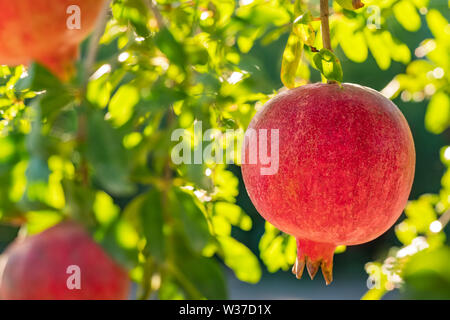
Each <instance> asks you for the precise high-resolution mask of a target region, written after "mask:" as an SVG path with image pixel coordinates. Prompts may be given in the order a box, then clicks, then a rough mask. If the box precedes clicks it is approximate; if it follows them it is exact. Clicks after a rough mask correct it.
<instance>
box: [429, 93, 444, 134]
mask: <svg viewBox="0 0 450 320" xmlns="http://www.w3.org/2000/svg"><path fill="white" fill-rule="evenodd" d="M449 124H450V98H449V96H448V94H447V93H445V92H444V91H438V92H436V93H435V94H434V95H433V97H432V98H431V100H430V103H429V104H428V107H427V112H426V114H425V127H426V128H427V129H428V130H429V131H430V132H432V133H434V134H440V133H442V132H443V131H444V130H445V129H447V128H448V126H449Z"/></svg>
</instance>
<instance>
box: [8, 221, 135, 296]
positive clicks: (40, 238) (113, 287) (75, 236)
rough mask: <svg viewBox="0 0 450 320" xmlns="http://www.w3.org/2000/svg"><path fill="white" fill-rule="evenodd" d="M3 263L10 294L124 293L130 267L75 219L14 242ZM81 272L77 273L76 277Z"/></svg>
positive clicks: (127, 289) (90, 294)
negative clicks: (106, 248)
mask: <svg viewBox="0 0 450 320" xmlns="http://www.w3.org/2000/svg"><path fill="white" fill-rule="evenodd" d="M0 261H1V263H0V298H1V299H7V300H109V299H126V298H127V297H128V293H129V278H128V275H127V272H126V271H125V270H123V269H122V268H121V267H120V266H119V265H118V264H117V263H116V262H114V261H113V260H112V259H111V258H110V257H109V256H108V255H107V254H106V253H105V252H104V251H103V249H102V248H101V247H100V246H99V245H98V244H97V243H95V242H94V241H93V240H92V239H91V237H90V236H89V234H88V233H87V232H86V231H85V230H84V229H83V228H82V227H81V226H79V225H77V224H75V223H73V222H64V223H61V224H58V225H56V226H54V227H52V228H50V229H48V230H46V231H44V232H42V233H40V234H37V235H33V236H30V237H28V238H25V239H18V240H16V241H15V242H13V243H12V244H11V245H10V246H9V247H8V248H7V249H6V251H5V253H4V254H3V255H2V258H1V260H0ZM77 277H78V278H77Z"/></svg>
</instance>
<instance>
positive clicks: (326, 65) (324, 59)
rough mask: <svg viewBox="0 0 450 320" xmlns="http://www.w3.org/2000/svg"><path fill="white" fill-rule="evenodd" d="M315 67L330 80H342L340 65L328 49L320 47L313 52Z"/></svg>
mask: <svg viewBox="0 0 450 320" xmlns="http://www.w3.org/2000/svg"><path fill="white" fill-rule="evenodd" d="M313 61H314V65H315V67H316V68H317V69H318V70H319V71H320V72H321V73H322V75H323V76H324V77H325V78H326V79H327V80H330V81H337V82H342V78H343V73H342V66H341V63H340V61H339V59H338V58H337V57H336V55H335V54H334V53H333V52H331V51H330V50H328V49H325V48H323V49H321V50H320V51H319V52H317V53H316V54H314V56H313Z"/></svg>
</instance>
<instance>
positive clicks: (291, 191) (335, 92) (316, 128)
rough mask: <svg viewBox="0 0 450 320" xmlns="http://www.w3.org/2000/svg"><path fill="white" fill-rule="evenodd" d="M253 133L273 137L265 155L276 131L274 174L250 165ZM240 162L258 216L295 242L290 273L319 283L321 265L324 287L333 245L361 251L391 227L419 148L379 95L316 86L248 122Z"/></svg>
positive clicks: (285, 97) (279, 99)
mask: <svg viewBox="0 0 450 320" xmlns="http://www.w3.org/2000/svg"><path fill="white" fill-rule="evenodd" d="M251 129H253V130H256V132H257V134H258V135H259V136H260V137H261V131H260V130H261V129H267V130H268V131H267V133H266V134H265V137H267V149H268V150H269V152H268V154H269V155H270V152H271V151H272V150H271V148H273V147H271V143H272V141H271V131H270V130H271V129H278V130H279V133H278V134H279V144H278V146H279V153H278V154H279V161H278V171H277V172H276V173H275V174H273V175H262V174H261V172H262V171H261V169H262V168H267V167H268V166H269V165H267V163H262V161H260V156H259V155H258V160H257V161H256V162H253V164H252V163H250V161H249V159H250V158H248V156H249V155H250V154H251V153H252V152H255V151H257V147H258V144H257V143H256V140H252V139H249V137H250V135H249V133H250V132H251V131H252V130H251ZM262 132H264V131H262ZM264 133H265V132H264ZM263 136H264V134H263ZM258 140H261V138H258ZM274 151H276V150H274ZM243 155H245V158H244V157H243V159H242V162H243V164H242V174H243V178H244V182H245V186H246V188H247V191H248V194H249V196H250V199H251V200H252V202H253V204H254V205H255V207H256V209H257V210H258V212H259V213H260V214H261V215H262V216H263V217H264V218H265V219H266V220H267V221H269V222H270V223H272V224H273V225H274V226H275V227H277V228H278V229H280V230H282V231H284V232H286V233H288V234H290V235H292V236H294V237H295V238H296V239H297V247H298V252H297V261H296V263H295V265H294V268H293V272H294V273H295V274H296V275H297V277H298V278H300V277H301V275H302V272H303V269H304V266H305V264H306V266H307V269H308V272H309V274H310V276H311V278H313V277H314V275H315V274H316V272H317V271H318V269H319V267H322V272H323V275H324V278H325V280H326V282H327V284H328V283H330V282H331V281H332V265H333V254H334V250H335V248H336V246H337V245H341V244H343V245H356V244H360V243H364V242H367V241H370V240H372V239H375V238H377V237H378V236H380V235H381V234H383V233H384V232H385V231H386V230H387V229H389V228H390V227H391V226H392V225H393V224H394V222H395V221H396V220H397V219H398V217H399V216H400V214H401V213H402V211H403V209H404V207H405V205H406V202H407V200H408V196H409V192H410V190H411V186H412V182H413V178H414V167H415V150H414V142H413V139H412V136H411V132H410V129H409V127H408V124H407V122H406V120H405V118H404V117H403V115H402V113H401V112H400V111H399V109H398V108H397V107H396V106H395V105H394V104H393V103H392V102H391V101H390V100H388V99H387V98H385V97H384V96H382V95H381V94H380V93H378V92H377V91H375V90H372V89H370V88H366V87H362V86H358V85H353V84H343V85H342V88H340V87H339V85H337V84H310V85H305V86H302V87H299V88H296V89H293V90H289V91H287V92H283V93H281V94H279V95H277V96H276V97H275V98H273V99H272V100H270V101H269V102H268V103H267V104H266V105H265V106H264V107H263V108H262V110H260V111H259V112H258V113H257V114H256V115H255V117H254V118H253V120H252V121H251V123H250V125H249V129H248V130H247V133H246V140H245V141H244V145H243ZM272 159H274V157H273V156H272ZM272 161H275V160H272Z"/></svg>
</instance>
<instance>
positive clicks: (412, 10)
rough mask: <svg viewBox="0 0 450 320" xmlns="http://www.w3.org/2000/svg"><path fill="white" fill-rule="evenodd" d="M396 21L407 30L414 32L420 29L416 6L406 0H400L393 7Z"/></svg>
mask: <svg viewBox="0 0 450 320" xmlns="http://www.w3.org/2000/svg"><path fill="white" fill-rule="evenodd" d="M393 11H394V16H395V18H396V19H397V21H398V22H399V23H400V24H401V25H402V26H403V28H405V29H406V30H408V31H411V32H414V31H417V30H419V29H420V24H421V23H420V16H419V14H418V13H417V9H416V7H415V6H414V5H413V4H412V2H410V1H408V0H401V1H400V2H398V3H397V4H395V5H394V7H393Z"/></svg>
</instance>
